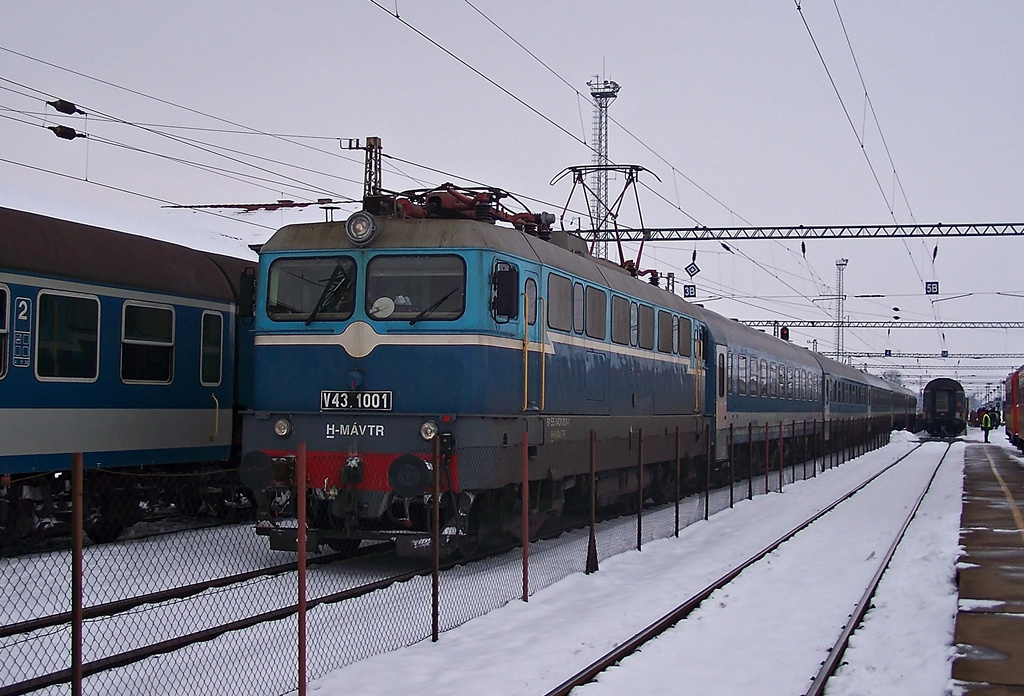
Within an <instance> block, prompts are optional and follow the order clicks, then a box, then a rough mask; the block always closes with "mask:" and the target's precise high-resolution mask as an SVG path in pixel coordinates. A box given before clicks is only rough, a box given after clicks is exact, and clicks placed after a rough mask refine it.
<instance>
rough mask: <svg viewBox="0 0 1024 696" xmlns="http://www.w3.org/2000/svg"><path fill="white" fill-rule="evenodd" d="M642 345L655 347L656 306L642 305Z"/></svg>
mask: <svg viewBox="0 0 1024 696" xmlns="http://www.w3.org/2000/svg"><path fill="white" fill-rule="evenodd" d="M640 347H641V348H646V349H648V350H651V349H653V348H654V307H648V306H647V305H640Z"/></svg>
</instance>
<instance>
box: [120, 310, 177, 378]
mask: <svg viewBox="0 0 1024 696" xmlns="http://www.w3.org/2000/svg"><path fill="white" fill-rule="evenodd" d="M173 365H174V310H173V309H172V308H171V307H159V306H153V305H141V304H133V303H128V302H125V304H124V308H123V312H122V315H121V379H122V380H124V381H125V382H154V383H158V384H169V383H170V382H171V376H172V370H173Z"/></svg>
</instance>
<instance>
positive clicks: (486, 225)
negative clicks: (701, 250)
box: [242, 196, 714, 551]
mask: <svg viewBox="0 0 1024 696" xmlns="http://www.w3.org/2000/svg"><path fill="white" fill-rule="evenodd" d="M445 202H446V200H445V199H444V198H443V196H442V200H441V202H440V204H437V205H435V206H434V207H433V208H432V209H431V210H432V212H433V213H436V212H437V210H438V209H439V208H443V207H444V203H445ZM428 207H429V206H428ZM394 210H395V208H394V207H392V208H389V209H388V210H385V211H381V210H380V209H375V210H374V212H375V213H377V214H370V212H368V211H361V212H359V213H356V214H354V215H353V216H352V217H351V218H350V219H349V220H348V221H347V222H346V223H341V222H338V223H322V224H310V225H292V226H289V227H285V228H283V229H282V230H280V231H279V232H278V233H277V234H276V235H275V236H274V237H273V238H272V239H271V240H270V241H269V242H268V243H267V244H266V245H265V246H264V247H263V248H262V250H261V252H260V271H259V278H258V284H257V286H258V290H257V308H256V319H255V332H256V338H255V342H256V350H255V370H254V371H255V375H256V378H255V382H254V394H253V404H254V407H253V408H252V409H251V410H249V411H248V412H247V413H246V414H245V415H244V420H243V452H244V456H243V461H242V476H243V480H244V481H245V482H246V484H247V485H248V486H249V487H250V488H251V489H252V490H253V491H254V492H255V495H256V499H257V505H258V508H259V521H258V524H257V532H258V533H260V534H263V535H266V536H268V537H269V538H270V542H271V545H272V546H273V547H274V548H278V549H294V548H295V547H296V533H295V521H294V515H295V505H294V500H295V495H294V484H295V482H294V467H295V456H296V451H297V449H298V445H299V443H304V444H305V446H306V451H307V460H306V461H307V485H308V488H309V505H308V513H309V526H310V530H311V531H310V533H309V540H310V543H311V544H313V545H314V546H317V545H327V546H330V547H331V548H334V549H336V550H339V551H351V550H353V549H354V548H355V547H356V546H358V544H359V542H360V541H361V540H363V539H396V540H398V541H399V543H400V547H401V545H403V544H404V545H405V546H406V547H407V548H413V547H422V546H423V545H424V543H427V542H425V540H426V539H428V538H429V530H430V528H431V520H430V515H431V512H430V510H431V505H429V503H430V500H429V495H428V489H429V488H430V485H431V481H432V466H433V440H434V436H435V435H436V436H438V442H439V447H440V453H441V455H440V460H441V461H440V463H441V466H442V470H441V471H440V481H441V490H442V500H441V510H442V512H441V516H442V519H441V528H442V530H444V532H443V533H444V535H445V537H446V538H447V541H448V542H454V544H453V545H455V546H458V547H460V548H462V549H463V550H465V549H466V547H467V546H468V547H470V548H475V547H476V546H477V545H478V544H479V543H480V542H481V541H495V540H507V539H514V538H516V537H517V536H520V535H521V532H520V530H521V519H520V517H519V515H520V514H521V513H520V510H521V506H520V485H521V484H520V482H521V481H522V464H521V462H522V447H523V441H524V434H525V438H526V447H527V455H528V476H529V480H530V483H529V486H530V490H529V496H530V508H531V514H530V519H531V533H534V532H537V531H539V529H540V526H541V524H542V523H543V522H544V521H545V520H552V519H554V518H557V517H558V516H559V515H560V514H561V513H562V511H563V510H565V509H568V508H570V507H572V506H573V505H574V504H579V503H581V502H582V501H583V500H589V492H590V484H589V454H588V448H589V437H590V430H591V429H594V430H596V431H597V432H598V433H599V438H600V443H599V445H600V446H599V447H598V460H597V471H598V476H597V482H596V485H595V489H596V490H595V493H596V496H597V498H598V501H599V503H602V504H611V503H616V502H622V501H627V502H632V503H633V504H635V502H636V500H637V498H638V495H639V493H640V488H641V482H640V481H639V480H638V476H637V471H636V463H637V457H638V452H637V450H638V447H637V443H638V438H639V433H640V431H641V429H643V430H644V431H645V433H646V435H645V445H644V450H643V451H644V460H645V462H646V463H649V464H651V466H649V467H647V468H646V469H645V474H644V480H643V482H642V486H643V495H644V497H653V498H655V499H658V498H659V497H662V498H664V497H667V495H668V492H669V491H674V489H675V480H674V471H675V469H674V457H675V447H676V444H675V443H676V435H675V433H676V431H677V430H679V431H680V432H681V433H682V435H681V436H680V438H679V439H680V441H681V443H682V444H681V451H680V456H681V457H683V458H685V459H686V460H687V461H690V462H693V461H697V460H699V459H700V458H701V457H702V456H703V455H704V452H705V451H706V448H707V443H706V441H705V440H704V439H702V438H703V437H706V436H705V435H704V434H703V433H704V432H705V425H706V424H707V423H706V421H705V420H704V418H705V414H704V411H705V408H706V407H705V404H704V399H703V397H704V395H705V394H707V393H708V387H707V385H706V384H705V383H704V380H706V379H708V378H709V377H708V373H709V372H713V371H708V370H706V365H705V363H704V359H705V358H704V357H703V356H704V355H706V353H707V349H706V347H705V348H703V349H702V348H701V346H699V345H695V344H694V340H695V339H694V337H695V336H697V337H698V338H699V337H701V336H706V335H707V331H706V327H705V326H704V324H703V323H701V322H700V321H699V320H697V319H694V318H693V316H692V315H691V316H687V315H686V312H687V307H689V305H687V304H686V303H685V302H683V301H682V300H680V299H679V298H677V297H676V296H674V295H673V294H671V293H668V292H666V291H664V290H660V289H658V288H657V287H655V286H654V285H652V284H650V283H647V282H644V281H642V280H639V279H637V278H635V277H633V276H632V275H631V274H630V273H628V272H626V271H624V270H623V269H621V268H619V267H618V266H616V265H614V264H611V263H608V262H606V261H601V260H598V259H594V258H592V257H591V256H590V255H589V254H588V253H587V250H586V246H585V245H584V244H583V242H582V241H581V240H580V239H579V238H576V237H573V236H571V235H568V234H566V233H564V232H550V231H548V230H546V228H545V222H543V221H541V222H540V224H538V217H539V216H532V215H529V214H527V215H522V214H521V215H520V216H519V217H517V218H516V219H513V220H511V223H512V225H513V226H511V227H509V226H501V225H496V224H494V220H493V218H487V216H486V215H485V216H483V217H484V218H485V219H483V220H480V219H465V218H461V219H460V217H459V216H445V215H441V216H435V215H434V214H429V215H430V216H429V217H428V213H427V212H420V209H419V208H415V209H414V208H413V207H412V206H411V205H409V204H408V202H406V208H405V210H404V211H402V210H400V211H399V212H404V214H394ZM410 210H412V213H411V214H410ZM470 210H471V211H472V212H473V217H476V218H480V217H481V215H480V206H479V205H474V206H472V207H471V208H470ZM382 212H384V213H389V214H381V213H382ZM506 219H507V218H506ZM524 220H525V221H526V222H525V224H524ZM549 223H550V220H548V221H547V224H549ZM710 393H714V391H713V390H711V392H710ZM670 460H671V464H670Z"/></svg>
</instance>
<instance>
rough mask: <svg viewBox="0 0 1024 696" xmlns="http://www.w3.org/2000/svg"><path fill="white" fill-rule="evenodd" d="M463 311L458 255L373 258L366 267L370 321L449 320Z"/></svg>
mask: <svg viewBox="0 0 1024 696" xmlns="http://www.w3.org/2000/svg"><path fill="white" fill-rule="evenodd" d="M353 277H354V274H353ZM353 285H354V284H353ZM465 308H466V264H465V262H464V261H463V260H462V257H461V256H453V255H448V254H446V255H436V254H417V255H408V256H375V257H373V258H372V259H370V262H369V263H367V264H366V315H367V316H368V317H370V319H374V320H377V321H407V322H409V323H410V324H415V323H416V322H419V321H439V320H440V321H451V320H453V319H458V318H459V317H461V316H462V313H463V312H464V311H465ZM349 315H350V316H351V311H350V312H349Z"/></svg>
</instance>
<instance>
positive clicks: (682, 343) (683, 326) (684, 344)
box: [679, 317, 693, 358]
mask: <svg viewBox="0 0 1024 696" xmlns="http://www.w3.org/2000/svg"><path fill="white" fill-rule="evenodd" d="M692 341H693V326H692V324H691V323H690V320H689V319H687V318H686V317H679V354H680V355H682V356H683V357H685V358H688V357H690V356H691V355H693V344H692Z"/></svg>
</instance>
